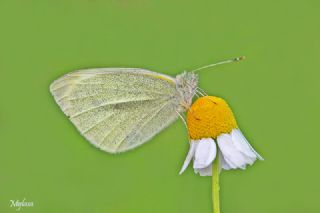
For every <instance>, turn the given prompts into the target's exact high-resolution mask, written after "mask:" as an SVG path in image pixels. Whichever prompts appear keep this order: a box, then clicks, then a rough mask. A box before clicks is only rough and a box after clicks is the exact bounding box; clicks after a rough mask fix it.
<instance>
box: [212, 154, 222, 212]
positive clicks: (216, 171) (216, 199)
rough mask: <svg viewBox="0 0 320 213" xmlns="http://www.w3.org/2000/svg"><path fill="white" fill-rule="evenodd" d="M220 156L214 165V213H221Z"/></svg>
mask: <svg viewBox="0 0 320 213" xmlns="http://www.w3.org/2000/svg"><path fill="white" fill-rule="evenodd" d="M219 158H220V157H219V154H217V157H216V159H215V160H214V161H213V163H212V202H213V204H212V207H213V212H214V213H220V198H219V190H220V187H219V164H220V162H219V161H220V159H219Z"/></svg>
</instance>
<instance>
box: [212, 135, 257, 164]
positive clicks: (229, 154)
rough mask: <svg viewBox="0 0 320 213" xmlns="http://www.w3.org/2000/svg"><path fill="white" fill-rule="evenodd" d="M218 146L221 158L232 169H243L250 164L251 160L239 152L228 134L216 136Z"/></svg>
mask: <svg viewBox="0 0 320 213" xmlns="http://www.w3.org/2000/svg"><path fill="white" fill-rule="evenodd" d="M217 140H218V145H219V148H220V150H221V152H222V155H223V158H224V160H225V161H226V163H227V164H228V166H230V168H232V169H236V168H241V169H245V168H246V165H247V164H252V163H253V160H252V159H251V158H250V157H248V156H246V155H244V154H243V153H242V152H241V151H239V150H238V149H237V148H236V147H235V145H234V144H233V142H232V138H231V136H230V135H228V134H221V135H220V136H218V139H217Z"/></svg>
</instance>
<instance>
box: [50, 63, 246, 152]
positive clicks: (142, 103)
mask: <svg viewBox="0 0 320 213" xmlns="http://www.w3.org/2000/svg"><path fill="white" fill-rule="evenodd" d="M240 59H241V58H236V59H232V60H228V61H225V62H220V63H218V64H221V63H228V62H231V61H238V60H240ZM218 64H212V65H209V66H206V67H201V68H199V69H203V68H207V67H211V66H215V65H218ZM199 69H197V70H199ZM197 70H194V71H197ZM194 71H192V72H183V73H182V74H179V75H177V76H176V78H173V77H170V76H167V75H163V74H160V73H156V72H152V71H149V70H145V69H137V68H99V69H86V70H79V71H75V72H72V73H69V74H66V75H64V76H62V77H61V78H59V79H57V80H56V81H54V82H53V83H52V84H51V85H50V91H51V93H52V95H53V96H54V99H55V101H56V102H57V103H58V105H59V106H60V107H61V109H62V111H63V112H64V113H65V114H66V115H67V116H68V117H69V119H70V120H71V121H72V122H73V124H74V125H75V126H76V127H77V129H78V130H79V131H80V133H81V134H82V135H83V136H84V137H85V138H86V139H87V140H88V141H90V142H91V143H92V144H93V145H95V146H96V147H98V148H100V149H102V150H104V151H106V152H110V153H119V152H124V151H127V150H130V149H133V148H135V147H137V146H139V145H141V144H143V143H145V142H146V141H148V140H149V139H151V138H152V137H153V136H154V135H156V134H157V133H158V132H160V131H161V130H163V129H164V128H166V127H167V126H168V125H170V124H171V123H172V122H173V121H175V120H176V119H177V117H178V116H179V115H180V113H183V112H185V111H186V110H187V109H188V108H189V107H190V106H191V104H192V98H193V96H194V95H195V94H196V93H197V92H198V93H200V94H203V93H202V92H201V91H199V90H198V87H197V85H198V76H197V74H196V73H195V72H194Z"/></svg>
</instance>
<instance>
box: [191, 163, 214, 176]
mask: <svg viewBox="0 0 320 213" xmlns="http://www.w3.org/2000/svg"><path fill="white" fill-rule="evenodd" d="M194 172H195V173H196V174H198V173H199V174H200V176H212V163H211V164H210V165H209V166H207V167H206V168H202V169H194Z"/></svg>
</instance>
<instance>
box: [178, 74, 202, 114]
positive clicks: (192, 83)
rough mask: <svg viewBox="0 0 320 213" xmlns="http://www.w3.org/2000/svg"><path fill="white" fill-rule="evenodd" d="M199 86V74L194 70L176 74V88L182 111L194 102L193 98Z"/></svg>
mask: <svg viewBox="0 0 320 213" xmlns="http://www.w3.org/2000/svg"><path fill="white" fill-rule="evenodd" d="M197 86H198V75H197V74H196V73H194V72H183V73H181V74H179V75H177V76H176V89H177V96H178V99H179V104H180V106H181V110H182V111H186V110H187V109H189V107H190V106H191V104H192V98H193V96H194V95H195V93H196V90H197Z"/></svg>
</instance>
